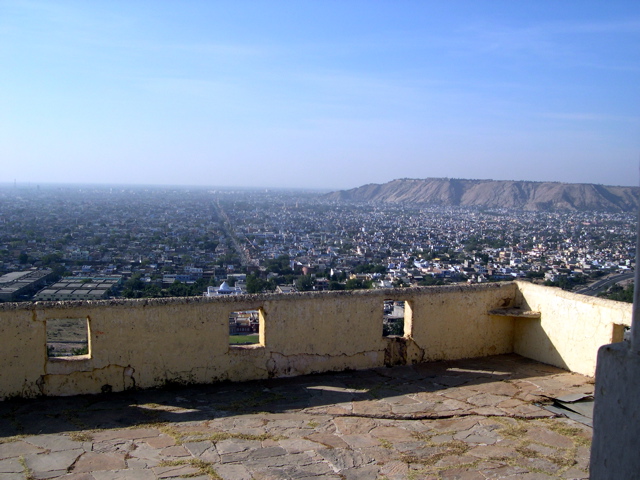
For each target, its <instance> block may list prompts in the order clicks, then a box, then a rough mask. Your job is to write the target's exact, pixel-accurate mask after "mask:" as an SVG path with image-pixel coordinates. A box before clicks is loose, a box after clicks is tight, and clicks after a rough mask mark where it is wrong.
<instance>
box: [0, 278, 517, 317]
mask: <svg viewBox="0 0 640 480" xmlns="http://www.w3.org/2000/svg"><path fill="white" fill-rule="evenodd" d="M515 286H516V283H515V282H498V283H485V284H481V285H465V284H460V285H442V286H429V287H406V288H388V289H375V290H334V291H324V292H296V293H261V294H254V295H250V294H246V295H223V296H219V297H204V296H201V297H167V298H141V299H111V300H85V301H81V300H76V301H67V302H20V303H15V302H13V303H0V311H16V310H42V309H60V310H64V309H74V308H82V307H85V308H86V307H111V308H114V307H116V308H117V307H125V308H132V307H133V308H135V307H146V306H149V307H160V306H164V305H175V306H177V305H189V304H191V305H196V304H207V303H250V304H256V303H258V304H259V303H263V302H268V301H278V302H282V301H285V302H286V301H293V302H295V301H300V300H303V299H317V298H321V297H331V298H336V297H344V298H358V297H360V298H361V297H388V298H393V299H397V300H411V299H412V298H414V297H417V296H422V295H429V294H438V293H452V292H464V291H466V292H469V293H473V292H479V291H486V290H495V289H501V288H514V287H515Z"/></svg>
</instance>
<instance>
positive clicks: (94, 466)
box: [0, 355, 593, 480]
mask: <svg viewBox="0 0 640 480" xmlns="http://www.w3.org/2000/svg"><path fill="white" fill-rule="evenodd" d="M592 391H593V384H592V380H590V379H588V378H587V377H583V376H581V375H577V374H572V373H568V372H566V371H563V370H559V369H557V368H554V367H550V366H547V365H543V364H540V363H536V362H533V361H531V360H527V359H524V358H522V357H519V356H516V355H502V356H495V357H488V358H482V359H473V360H464V361H456V362H438V363H429V364H422V365H415V366H402V367H394V368H378V369H373V370H365V371H357V372H340V373H332V374H321V375H310V376H304V377H297V378H287V379H274V380H265V381H254V382H248V383H242V384H230V383H224V384H217V385H208V386H196V387H179V388H167V389H163V390H148V391H133V392H124V393H118V394H105V395H96V396H78V397H63V398H41V399H35V400H28V401H27V400H9V401H5V402H0V479H2V480H13V479H45V478H64V479H68V480H110V479H125V480H126V479H132V480H133V479H135V480H138V479H141V480H147V479H149V480H151V479H163V478H177V477H191V478H197V479H207V478H213V479H218V478H222V479H225V480H226V479H229V480H231V479H233V480H243V479H264V480H266V479H289V478H292V479H314V480H318V479H335V480H338V479H347V480H351V479H387V480H396V479H398V480H399V479H465V480H472V479H482V480H484V479H488V478H492V479H502V478H509V479H529V480H533V479H547V478H567V479H570V478H576V479H582V478H588V462H589V446H590V441H591V429H590V428H589V427H586V426H584V425H582V424H581V423H577V422H574V421H572V420H570V419H568V418H563V417H554V414H552V413H550V412H549V411H547V410H545V409H543V408H541V407H540V406H539V404H540V403H541V402H548V401H549V400H548V398H547V397H557V396H561V395H565V394H569V393H592Z"/></svg>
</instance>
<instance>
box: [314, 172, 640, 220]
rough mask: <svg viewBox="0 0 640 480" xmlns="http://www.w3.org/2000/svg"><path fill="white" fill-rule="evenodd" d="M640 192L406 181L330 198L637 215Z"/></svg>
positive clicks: (574, 186)
mask: <svg viewBox="0 0 640 480" xmlns="http://www.w3.org/2000/svg"><path fill="white" fill-rule="evenodd" d="M639 192H640V189H639V188H638V187H620V186H605V185H596V184H587V183H559V182H531V181H511V180H465V179H452V178H426V179H409V178H403V179H396V180H392V181H390V182H387V183H384V184H368V185H363V186H361V187H357V188H352V189H350V190H340V191H336V192H332V193H329V194H327V195H326V198H328V199H334V200H341V201H365V202H386V203H413V204H425V205H442V206H460V207H486V208H509V209H519V210H532V211H546V210H563V211H588V210H598V211H611V212H633V211H637V210H638V204H639Z"/></svg>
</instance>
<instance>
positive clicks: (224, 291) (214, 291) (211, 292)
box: [204, 282, 242, 297]
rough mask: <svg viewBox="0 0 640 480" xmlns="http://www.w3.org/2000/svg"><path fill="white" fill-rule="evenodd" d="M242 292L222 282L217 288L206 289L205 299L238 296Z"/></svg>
mask: <svg viewBox="0 0 640 480" xmlns="http://www.w3.org/2000/svg"><path fill="white" fill-rule="evenodd" d="M241 293H242V290H241V289H240V288H238V287H230V286H229V284H228V283H227V282H222V285H220V286H219V287H207V291H206V292H204V296H205V297H217V296H218V295H240V294H241Z"/></svg>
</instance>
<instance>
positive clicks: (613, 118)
mask: <svg viewBox="0 0 640 480" xmlns="http://www.w3.org/2000/svg"><path fill="white" fill-rule="evenodd" d="M539 116H540V117H542V118H549V119H554V120H567V121H571V122H576V121H577V122H640V116H624V115H607V114H601V113H577V112H567V113H542V114H540V115H539Z"/></svg>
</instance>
